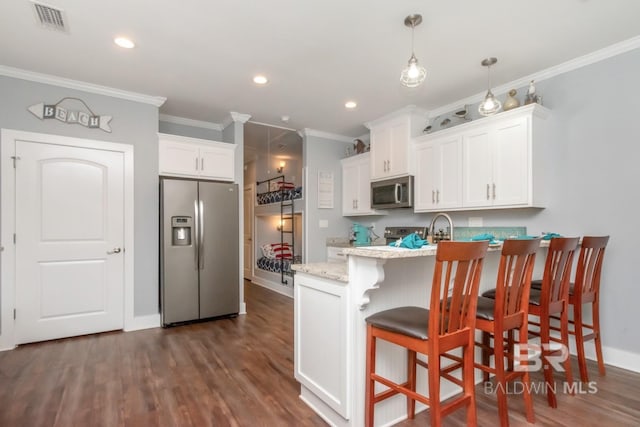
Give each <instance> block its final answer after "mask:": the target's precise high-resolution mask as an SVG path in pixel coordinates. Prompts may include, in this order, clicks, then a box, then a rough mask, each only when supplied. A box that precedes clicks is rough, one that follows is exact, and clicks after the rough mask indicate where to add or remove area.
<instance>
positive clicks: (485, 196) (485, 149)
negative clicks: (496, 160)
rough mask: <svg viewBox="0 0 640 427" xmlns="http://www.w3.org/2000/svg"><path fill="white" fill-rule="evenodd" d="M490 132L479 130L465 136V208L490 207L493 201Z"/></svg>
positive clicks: (463, 142) (463, 153)
mask: <svg viewBox="0 0 640 427" xmlns="http://www.w3.org/2000/svg"><path fill="white" fill-rule="evenodd" d="M489 137H490V130H489V129H486V128H485V129H479V130H477V131H474V132H472V133H469V134H466V135H464V136H463V140H462V156H463V160H462V174H463V200H462V201H463V206H464V207H476V206H490V205H491V204H492V200H491V184H492V177H491V168H492V166H491V161H492V156H491V142H490V138H489Z"/></svg>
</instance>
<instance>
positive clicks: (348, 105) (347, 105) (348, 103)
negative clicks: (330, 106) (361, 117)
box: [344, 101, 358, 110]
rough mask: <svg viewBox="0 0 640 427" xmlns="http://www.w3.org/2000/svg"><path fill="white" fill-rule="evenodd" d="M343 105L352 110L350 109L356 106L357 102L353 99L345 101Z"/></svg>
mask: <svg viewBox="0 0 640 427" xmlns="http://www.w3.org/2000/svg"><path fill="white" fill-rule="evenodd" d="M344 106H345V108H348V109H350V110H352V109H354V108H356V107H357V106H358V104H357V103H356V102H355V101H347V102H346V103H345V104H344Z"/></svg>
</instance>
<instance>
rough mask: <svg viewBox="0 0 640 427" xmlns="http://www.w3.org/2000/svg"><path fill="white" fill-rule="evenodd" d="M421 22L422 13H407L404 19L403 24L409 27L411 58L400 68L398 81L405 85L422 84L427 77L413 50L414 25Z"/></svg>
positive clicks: (415, 85) (414, 85)
mask: <svg viewBox="0 0 640 427" xmlns="http://www.w3.org/2000/svg"><path fill="white" fill-rule="evenodd" d="M421 22H422V15H417V14H416V15H409V16H407V17H406V18H405V20H404V25H406V26H407V27H411V58H409V62H408V63H407V66H406V67H405V68H404V69H403V70H402V73H401V74H400V83H402V84H403V85H404V86H406V87H417V86H420V85H421V84H422V82H423V81H424V79H425V77H427V70H426V69H425V68H424V67H423V66H421V65H420V64H418V58H416V55H415V53H414V51H413V34H414V29H415V27H416V25H420V23H421Z"/></svg>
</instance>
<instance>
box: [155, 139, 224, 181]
mask: <svg viewBox="0 0 640 427" xmlns="http://www.w3.org/2000/svg"><path fill="white" fill-rule="evenodd" d="M158 138H159V172H160V175H169V176H180V177H187V178H200V179H212V180H220V181H233V180H234V164H235V149H236V145H234V144H226V143H224V142H217V141H209V140H204V139H197V138H188V137H183V136H177V135H169V134H162V133H160V134H158Z"/></svg>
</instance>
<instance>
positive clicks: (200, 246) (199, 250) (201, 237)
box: [198, 200, 204, 270]
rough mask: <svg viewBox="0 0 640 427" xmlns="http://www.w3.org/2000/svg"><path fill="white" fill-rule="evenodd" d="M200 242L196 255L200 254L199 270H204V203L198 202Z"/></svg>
mask: <svg viewBox="0 0 640 427" xmlns="http://www.w3.org/2000/svg"><path fill="white" fill-rule="evenodd" d="M199 203H200V227H199V228H200V241H199V242H198V246H199V248H198V253H199V254H200V260H199V265H200V270H204V203H203V202H202V200H200V202H199Z"/></svg>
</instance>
